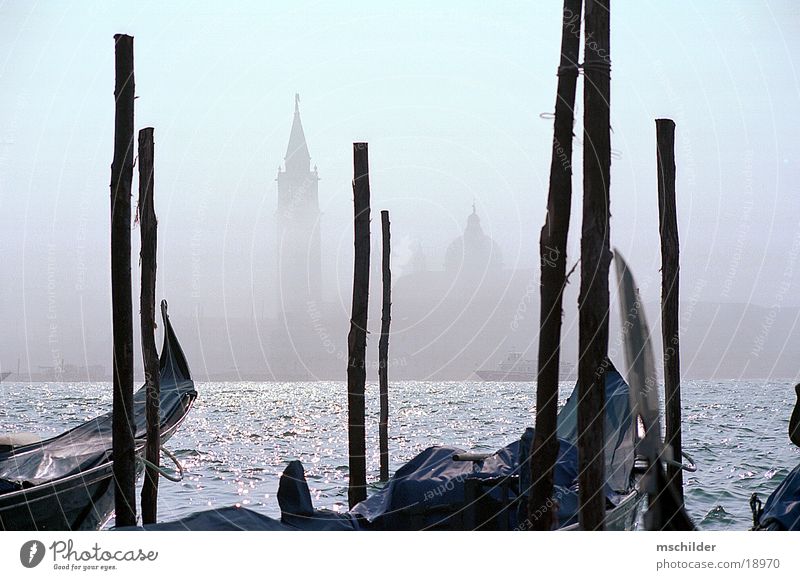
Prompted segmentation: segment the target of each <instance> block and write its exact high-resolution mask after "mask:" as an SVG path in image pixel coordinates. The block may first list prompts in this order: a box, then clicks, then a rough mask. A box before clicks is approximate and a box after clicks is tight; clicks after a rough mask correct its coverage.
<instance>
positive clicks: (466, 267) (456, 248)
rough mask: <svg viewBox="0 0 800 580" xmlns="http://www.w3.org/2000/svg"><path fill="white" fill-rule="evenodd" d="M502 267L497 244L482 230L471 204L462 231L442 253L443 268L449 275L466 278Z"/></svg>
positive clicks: (489, 273) (476, 213) (494, 271)
mask: <svg viewBox="0 0 800 580" xmlns="http://www.w3.org/2000/svg"><path fill="white" fill-rule="evenodd" d="M502 267H503V263H502V259H501V256H500V248H499V247H498V245H497V244H496V243H495V242H494V241H493V240H492V238H490V237H489V236H487V235H486V234H485V233H484V232H483V228H482V227H481V219H480V218H479V217H478V212H477V211H476V210H475V203H473V204H472V213H471V214H470V215H469V217H468V218H467V227H466V228H465V229H464V233H463V234H462V235H460V236H458V237H457V238H456V239H454V240H453V241H452V242H451V243H450V245H449V246H448V247H447V252H446V253H445V255H444V269H445V272H447V273H448V274H449V275H450V276H459V277H463V278H467V279H473V278H475V277H480V276H485V275H492V274H496V273H497V272H498V271H499V270H501V269H502Z"/></svg>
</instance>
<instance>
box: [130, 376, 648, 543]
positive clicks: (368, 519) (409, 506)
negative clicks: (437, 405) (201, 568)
mask: <svg viewBox="0 0 800 580" xmlns="http://www.w3.org/2000/svg"><path fill="white" fill-rule="evenodd" d="M605 387H606V403H607V404H606V426H605V429H606V430H605V432H606V434H607V436H606V437H607V438H606V473H607V483H606V499H607V502H606V503H607V506H608V513H607V518H606V520H607V527H608V529H618V530H624V529H634V528H635V527H636V525H637V523H638V520H639V516H640V514H641V510H642V508H643V504H644V498H643V496H642V494H640V493H639V492H638V491H637V488H636V485H635V484H636V480H637V465H636V462H635V461H634V448H635V444H636V429H635V421H634V419H633V415H632V413H631V406H630V399H629V389H628V385H627V384H626V383H625V381H624V380H623V378H622V376H620V374H619V373H618V372H617V371H616V369H614V368H613V367H610V368H609V369H608V371H607V372H606V384H605ZM577 397H578V395H577V389H575V390H574V391H573V393H572V395H571V396H570V397H569V399H568V400H567V403H566V404H565V406H564V407H563V408H562V409H561V412H560V413H559V416H558V438H559V444H560V449H559V453H558V460H557V464H556V468H555V489H554V493H553V502H554V504H555V506H556V508H557V513H558V521H557V524H556V526H555V527H556V528H561V529H564V528H568V527H575V526H576V525H577V511H578V487H577V486H578V452H577ZM533 434H534V433H533V429H527V430H526V431H525V433H524V434H523V436H522V437H521V439H520V440H518V441H514V442H512V443H511V444H509V445H507V446H505V447H503V448H502V449H499V450H498V451H496V452H495V453H491V454H472V453H468V452H466V451H464V450H462V449H458V448H455V447H445V446H435V447H429V448H428V449H425V450H424V451H422V452H421V453H419V454H418V455H417V456H416V457H414V458H413V459H411V460H410V461H409V462H408V463H406V464H405V465H404V466H403V467H401V468H400V469H398V470H397V472H396V473H395V474H394V476H393V477H392V478H391V479H390V480H389V482H388V483H387V484H386V485H385V486H384V487H383V488H382V489H380V490H378V491H376V492H375V493H374V494H372V495H371V496H370V497H368V498H367V499H366V500H365V501H363V502H361V503H359V504H358V505H356V506H355V507H354V508H353V509H352V510H351V511H350V512H348V513H337V512H333V511H330V510H324V509H322V510H320V509H315V508H314V506H313V504H312V500H311V493H310V491H309V488H308V485H307V483H306V480H305V473H304V470H303V466H302V464H301V463H300V462H299V461H292V462H290V463H289V465H288V466H287V468H286V470H285V471H284V473H283V475H282V477H281V481H280V486H279V489H278V503H279V505H280V508H281V519H280V521H278V520H274V519H271V518H269V517H267V516H264V515H261V514H257V513H255V512H252V511H250V510H247V509H245V508H239V507H229V508H222V509H217V510H208V511H204V512H198V513H195V514H192V515H190V516H188V517H186V518H183V519H181V520H178V521H174V522H169V523H162V524H156V525H153V526H146V527H147V528H148V529H160V530H180V529H183V530H275V529H286V530H476V529H480V530H516V529H525V527H526V525H527V521H526V519H525V517H524V516H522V515H521V514H523V513H524V508H525V507H526V506H527V501H528V500H527V490H528V489H529V488H530V471H529V469H528V465H529V464H528V457H529V450H530V445H531V443H532V441H533ZM532 517H535V514H534V515H532Z"/></svg>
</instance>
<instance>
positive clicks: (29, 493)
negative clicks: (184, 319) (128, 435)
mask: <svg viewBox="0 0 800 580" xmlns="http://www.w3.org/2000/svg"><path fill="white" fill-rule="evenodd" d="M161 314H162V317H163V320H164V345H163V348H162V351H161V358H160V384H161V398H160V403H161V442H162V444H163V443H164V442H166V441H167V440H168V439H169V438H170V437H171V436H172V435H173V434H174V433H175V431H176V430H177V428H178V427H179V425H180V424H181V422H183V420H184V419H185V418H186V415H187V413H188V412H189V410H190V409H191V407H192V404H193V402H194V400H195V398H196V397H197V391H195V388H194V382H193V381H192V378H191V373H190V371H189V366H188V364H187V362H186V357H185V356H184V354H183V350H182V349H181V346H180V344H179V343H178V340H177V338H176V337H175V332H174V331H173V329H172V325H171V324H170V321H169V316H168V315H167V303H166V302H165V301H162V303H161ZM145 399H146V391H145V387H142V388H140V389H139V390H138V391H137V392H136V393H135V394H134V418H135V422H136V426H135V443H136V449H137V454H140V453H141V452H142V451H143V448H144V444H145V427H146V420H145ZM111 450H112V447H111V413H110V412H109V413H106V414H104V415H100V416H99V417H96V418H95V419H92V420H90V421H87V422H86V423H83V424H82V425H79V426H77V427H75V428H73V429H71V430H69V431H67V432H65V433H62V434H61V435H58V436H56V437H53V438H51V439H47V440H45V441H40V442H35V443H27V444H22V445H16V446H14V445H5V446H3V447H0V529H2V530H39V531H45V530H93V529H98V528H100V527H102V525H103V524H104V523H105V522H107V521H108V520H109V519H110V517H111V515H112V513H113V510H114V485H113V459H114V458H113V456H112V452H111ZM139 468H140V470H141V463H140V464H139Z"/></svg>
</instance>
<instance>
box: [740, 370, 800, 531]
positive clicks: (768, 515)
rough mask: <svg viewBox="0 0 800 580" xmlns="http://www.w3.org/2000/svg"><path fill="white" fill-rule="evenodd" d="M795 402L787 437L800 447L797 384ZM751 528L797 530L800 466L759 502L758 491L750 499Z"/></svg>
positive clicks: (799, 514) (799, 519) (799, 386)
mask: <svg viewBox="0 0 800 580" xmlns="http://www.w3.org/2000/svg"><path fill="white" fill-rule="evenodd" d="M795 391H796V393H797V402H796V403H795V405H794V410H793V411H792V416H791V418H790V419H789V440H790V441H791V442H792V443H794V444H795V445H797V446H798V447H800V384H798V385H795ZM750 509H751V510H752V511H753V529H754V530H758V531H770V532H773V531H793V532H800V465H798V466H797V467H795V468H794V469H793V470H792V471H791V472H790V473H789V475H787V476H786V479H784V480H783V481H782V482H781V484H780V485H779V486H778V487H777V488H776V489H775V491H773V492H772V493H771V494H770V496H769V497H768V498H767V501H766V503H764V504H763V506H762V504H761V500H760V499H759V497H758V494H755V493H754V494H753V495H752V497H751V498H750Z"/></svg>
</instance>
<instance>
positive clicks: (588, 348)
mask: <svg viewBox="0 0 800 580" xmlns="http://www.w3.org/2000/svg"><path fill="white" fill-rule="evenodd" d="M610 4H611V2H610V0H603V1H602V2H601V1H599V0H586V4H585V9H586V17H585V25H586V35H585V42H584V65H583V66H584V85H583V86H584V92H583V98H584V116H583V125H584V136H583V224H582V227H581V233H582V236H581V289H580V299H579V301H578V302H579V308H580V315H579V340H578V342H579V349H580V350H579V352H580V360H579V363H578V464H579V486H580V494H579V502H580V507H579V520H580V525H581V528H582V529H584V530H602V529H604V520H605V511H606V496H605V489H604V488H605V450H604V447H605V445H604V442H605V436H604V435H605V434H604V431H605V429H604V427H605V425H604V423H605V418H604V417H605V413H604V406H605V371H606V368H607V365H608V358H607V354H608V306H609V304H608V302H609V295H608V269H609V264H610V262H611V250H610V248H609V243H610V241H609V235H610V226H609V215H610V214H609V211H610V208H609V200H610V198H609V181H610V174H611V126H610V116H609V113H610V111H609V103H610V96H611V74H610V73H611V58H610V42H609V40H610V9H611V6H610Z"/></svg>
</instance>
